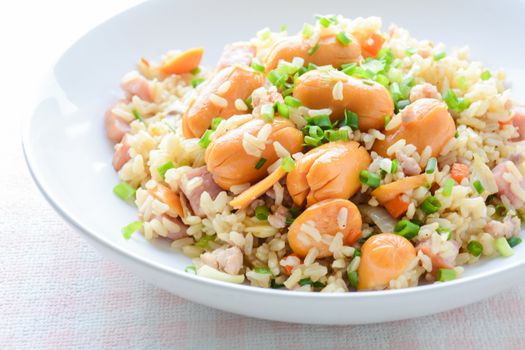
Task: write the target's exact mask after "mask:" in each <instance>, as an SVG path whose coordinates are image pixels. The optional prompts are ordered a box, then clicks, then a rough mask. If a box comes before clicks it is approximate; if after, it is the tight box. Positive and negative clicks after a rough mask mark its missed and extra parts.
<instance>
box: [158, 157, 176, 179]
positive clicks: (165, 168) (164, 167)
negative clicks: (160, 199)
mask: <svg viewBox="0 0 525 350" xmlns="http://www.w3.org/2000/svg"><path fill="white" fill-rule="evenodd" d="M173 168H175V165H174V164H173V162H172V161H171V160H169V161H167V162H166V163H164V164H162V165H161V166H159V167H158V168H157V172H158V173H159V175H160V177H161V178H162V179H164V176H165V175H166V172H167V171H168V170H170V169H173Z"/></svg>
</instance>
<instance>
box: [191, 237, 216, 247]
mask: <svg viewBox="0 0 525 350" xmlns="http://www.w3.org/2000/svg"><path fill="white" fill-rule="evenodd" d="M215 237H217V236H216V235H211V236H208V235H206V234H204V235H203V236H202V237H201V238H200V239H199V240H198V241H197V242H196V243H195V245H196V246H197V247H199V248H203V249H206V248H208V242H210V241H213V240H215Z"/></svg>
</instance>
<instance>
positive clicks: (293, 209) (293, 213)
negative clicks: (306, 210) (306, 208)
mask: <svg viewBox="0 0 525 350" xmlns="http://www.w3.org/2000/svg"><path fill="white" fill-rule="evenodd" d="M288 212H289V213H290V215H291V216H292V218H296V217H298V216H299V215H300V214H301V210H300V209H299V208H296V207H291V208H290V209H288Z"/></svg>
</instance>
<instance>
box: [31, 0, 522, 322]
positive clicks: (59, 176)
mask: <svg viewBox="0 0 525 350" xmlns="http://www.w3.org/2000/svg"><path fill="white" fill-rule="evenodd" d="M475 4H476V5H474V2H468V4H467V2H456V1H443V0H441V1H432V2H429V1H425V2H423V1H419V2H416V1H396V2H379V1H367V2H366V3H365V2H360V3H352V2H350V1H341V2H334V1H326V0H323V1H320V2H315V3H314V2H305V1H301V2H285V1H276V0H270V1H268V0H265V1H262V2H238V3H233V2H228V1H211V0H210V1H205V0H199V1H191V2H189V1H188V2H178V3H174V2H171V1H164V2H148V3H144V4H141V5H139V6H137V7H135V8H132V9H130V10H128V11H126V12H124V13H122V14H120V15H118V16H116V17H114V18H112V19H111V20H109V21H108V22H106V23H104V24H102V25H100V26H98V27H96V28H94V29H93V30H92V31H91V32H89V33H88V34H87V35H85V36H84V37H83V38H81V39H80V40H79V41H78V42H77V43H76V44H75V45H74V46H72V47H71V48H70V49H69V50H68V51H67V52H66V53H65V54H64V55H63V56H62V58H61V59H60V60H59V61H58V62H57V63H56V65H55V66H54V67H53V70H52V73H51V74H50V76H49V78H48V80H47V81H45V82H44V83H43V85H42V90H41V91H42V97H41V99H40V101H39V103H38V105H37V107H36V109H35V112H34V114H33V116H32V117H31V118H30V119H29V121H28V123H27V125H26V129H25V132H24V140H23V143H24V150H25V154H26V158H27V162H28V164H29V167H30V169H31V172H32V174H33V177H34V179H35V181H36V183H37V184H38V186H39V187H40V189H41V190H42V192H43V193H44V195H45V196H46V198H47V199H48V200H49V202H50V203H51V204H52V205H53V207H54V208H55V209H56V210H57V211H58V212H59V213H60V214H61V215H62V216H63V217H64V218H65V219H66V220H67V221H68V222H69V223H70V224H72V225H73V226H75V227H76V228H78V230H79V231H80V232H81V233H82V235H83V236H85V237H86V238H87V239H88V240H89V241H90V242H92V243H93V244H94V245H95V246H96V247H97V248H99V249H100V250H101V251H103V252H104V253H106V254H107V255H108V256H109V257H110V258H112V259H114V260H117V261H119V262H120V263H121V264H122V265H123V266H125V267H126V268H128V269H129V270H130V271H133V272H134V273H136V274H138V275H140V276H142V277H143V278H145V279H147V280H148V281H150V282H152V283H154V284H156V285H158V286H160V287H161V288H164V289H167V290H169V291H171V292H173V293H175V294H177V295H180V296H182V297H184V298H187V299H190V300H193V301H195V302H198V303H201V304H205V305H208V306H211V307H215V308H218V309H222V310H227V311H231V312H235V313H239V314H243V315H248V316H253V317H259V318H265V319H272V320H280V321H289V322H301V323H324V324H352V323H354V324H355V323H370V322H380V321H389V320H399V319H404V318H410V317H417V316H422V315H426V314H431V313H436V312H439V311H444V310H448V309H451V308H455V307H458V306H462V305H465V304H468V303H471V302H475V301H477V300H480V299H482V298H485V297H487V296H489V295H492V294H495V293H497V292H500V291H502V290H504V289H506V288H508V287H510V286H511V285H513V284H515V283H517V282H519V281H520V280H523V276H525V244H522V245H520V246H518V247H516V249H515V252H516V254H515V255H514V256H513V257H510V258H496V259H491V260H487V261H484V262H482V263H480V264H478V265H475V266H472V267H468V268H467V270H466V272H465V275H464V277H463V278H461V279H459V280H456V281H452V282H450V283H446V284H433V285H428V286H421V287H417V288H409V289H404V290H397V291H383V292H363V293H346V294H320V293H316V294H314V293H306V292H287V291H279V290H271V289H260V288H253V287H249V286H245V285H233V284H227V283H222V282H218V281H213V280H208V279H202V278H199V277H196V276H193V275H190V274H187V273H184V271H183V269H184V267H185V266H186V265H187V264H188V262H189V259H187V258H185V257H183V256H182V255H180V254H177V253H174V252H172V251H170V250H169V248H168V246H167V245H163V244H160V243H156V244H150V243H148V242H145V241H144V239H143V238H142V237H141V236H140V235H134V236H133V239H131V240H130V241H126V240H124V239H123V238H122V236H121V234H120V229H121V227H122V226H124V225H125V224H127V223H129V222H131V221H134V220H135V217H136V208H133V207H131V206H128V205H125V204H124V203H123V202H122V201H120V200H119V199H118V198H116V197H115V196H114V195H113V193H112V188H113V186H114V185H115V184H116V183H117V175H116V174H115V172H114V170H113V168H112V167H111V156H112V145H111V144H110V142H109V141H108V140H107V139H106V137H105V134H104V128H103V113H104V110H105V109H106V108H107V106H109V104H110V103H111V102H112V101H114V100H115V99H116V98H118V97H119V96H120V91H119V86H118V83H119V81H120V78H121V77H122V75H123V74H124V73H126V72H127V71H128V70H130V69H132V67H133V64H134V63H135V62H137V60H138V59H139V58H140V57H142V56H145V57H149V58H156V57H158V56H159V55H160V54H162V53H163V52H165V51H167V50H168V49H172V48H182V49H184V48H188V47H192V46H198V45H202V46H204V47H205V49H206V53H205V62H204V63H208V64H213V63H214V62H215V61H216V60H217V58H218V56H219V53H220V51H221V48H222V46H223V45H224V44H225V43H228V42H232V41H236V40H242V39H247V38H250V37H251V36H253V35H254V33H255V32H256V31H257V30H258V29H260V28H263V27H265V26H269V27H271V28H274V29H277V28H280V25H281V24H283V23H285V24H287V25H288V28H289V30H290V31H297V30H299V28H300V27H301V25H302V23H303V22H304V21H311V20H312V18H313V15H314V14H317V13H341V14H344V15H345V16H348V17H356V16H368V15H378V16H381V17H383V23H384V24H385V26H386V25H388V24H389V23H390V22H395V23H397V24H399V25H401V26H404V27H406V28H408V29H409V30H411V32H412V34H413V35H414V36H416V37H419V38H428V39H432V40H435V41H444V42H446V43H448V44H449V45H451V46H460V45H464V44H470V46H471V48H472V53H473V56H474V57H475V58H477V59H481V60H483V61H485V62H486V63H487V64H488V65H489V67H491V68H498V67H506V68H507V70H508V71H509V72H510V74H509V75H510V78H511V80H512V81H513V82H514V87H515V88H516V89H517V90H519V91H521V95H517V96H519V97H521V101H525V94H523V91H525V89H524V87H525V74H524V71H523V46H522V45H521V42H520V41H519V38H523V37H524V34H525V25H524V23H525V21H523V18H522V17H523V14H524V13H525V4H524V3H523V2H516V1H497V2H495V1H478V2H475ZM64 249H67V242H65V243H64Z"/></svg>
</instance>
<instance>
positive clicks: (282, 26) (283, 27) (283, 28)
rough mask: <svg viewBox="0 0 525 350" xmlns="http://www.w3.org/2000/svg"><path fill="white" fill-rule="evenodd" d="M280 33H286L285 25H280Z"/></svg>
mask: <svg viewBox="0 0 525 350" xmlns="http://www.w3.org/2000/svg"><path fill="white" fill-rule="evenodd" d="M281 32H286V24H281Z"/></svg>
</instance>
